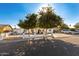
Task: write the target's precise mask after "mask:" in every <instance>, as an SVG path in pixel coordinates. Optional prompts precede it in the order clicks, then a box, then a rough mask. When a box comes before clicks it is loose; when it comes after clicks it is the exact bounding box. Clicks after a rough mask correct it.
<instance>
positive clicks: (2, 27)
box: [0, 24, 12, 32]
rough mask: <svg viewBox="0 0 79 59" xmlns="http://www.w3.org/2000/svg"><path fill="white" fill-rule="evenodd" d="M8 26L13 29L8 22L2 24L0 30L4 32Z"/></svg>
mask: <svg viewBox="0 0 79 59" xmlns="http://www.w3.org/2000/svg"><path fill="white" fill-rule="evenodd" d="M6 26H9V27H10V28H11V29H12V27H11V26H10V25H8V24H0V30H1V32H3V29H4V28H5V27H6ZM6 31H7V30H6Z"/></svg>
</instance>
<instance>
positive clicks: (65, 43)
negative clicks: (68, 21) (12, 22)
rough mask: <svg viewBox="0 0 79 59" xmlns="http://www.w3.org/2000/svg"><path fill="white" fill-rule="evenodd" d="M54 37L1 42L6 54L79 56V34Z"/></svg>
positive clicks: (2, 53)
mask: <svg viewBox="0 0 79 59" xmlns="http://www.w3.org/2000/svg"><path fill="white" fill-rule="evenodd" d="M54 36H55V38H54V39H51V40H49V39H46V40H44V39H40V40H30V41H28V40H22V39H21V40H17V41H16V40H10V41H8V40H5V43H1V42H0V55H1V56H2V55H4V56H79V35H67V34H57V33H56V34H54Z"/></svg>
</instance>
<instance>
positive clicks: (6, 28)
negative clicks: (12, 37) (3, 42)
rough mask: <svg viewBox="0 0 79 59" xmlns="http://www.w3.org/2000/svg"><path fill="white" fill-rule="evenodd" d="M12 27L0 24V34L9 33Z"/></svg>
mask: <svg viewBox="0 0 79 59" xmlns="http://www.w3.org/2000/svg"><path fill="white" fill-rule="evenodd" d="M12 30H13V29H12V27H11V26H10V25H7V24H0V33H4V32H10V31H12Z"/></svg>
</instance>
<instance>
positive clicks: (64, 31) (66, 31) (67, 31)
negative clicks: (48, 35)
mask: <svg viewBox="0 0 79 59" xmlns="http://www.w3.org/2000/svg"><path fill="white" fill-rule="evenodd" d="M61 32H62V33H67V34H68V33H71V32H72V31H70V30H67V29H64V30H61Z"/></svg>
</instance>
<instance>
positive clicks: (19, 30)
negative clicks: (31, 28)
mask: <svg viewBox="0 0 79 59" xmlns="http://www.w3.org/2000/svg"><path fill="white" fill-rule="evenodd" d="M13 32H15V33H18V34H21V33H23V32H24V29H21V28H14V29H13Z"/></svg>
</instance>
